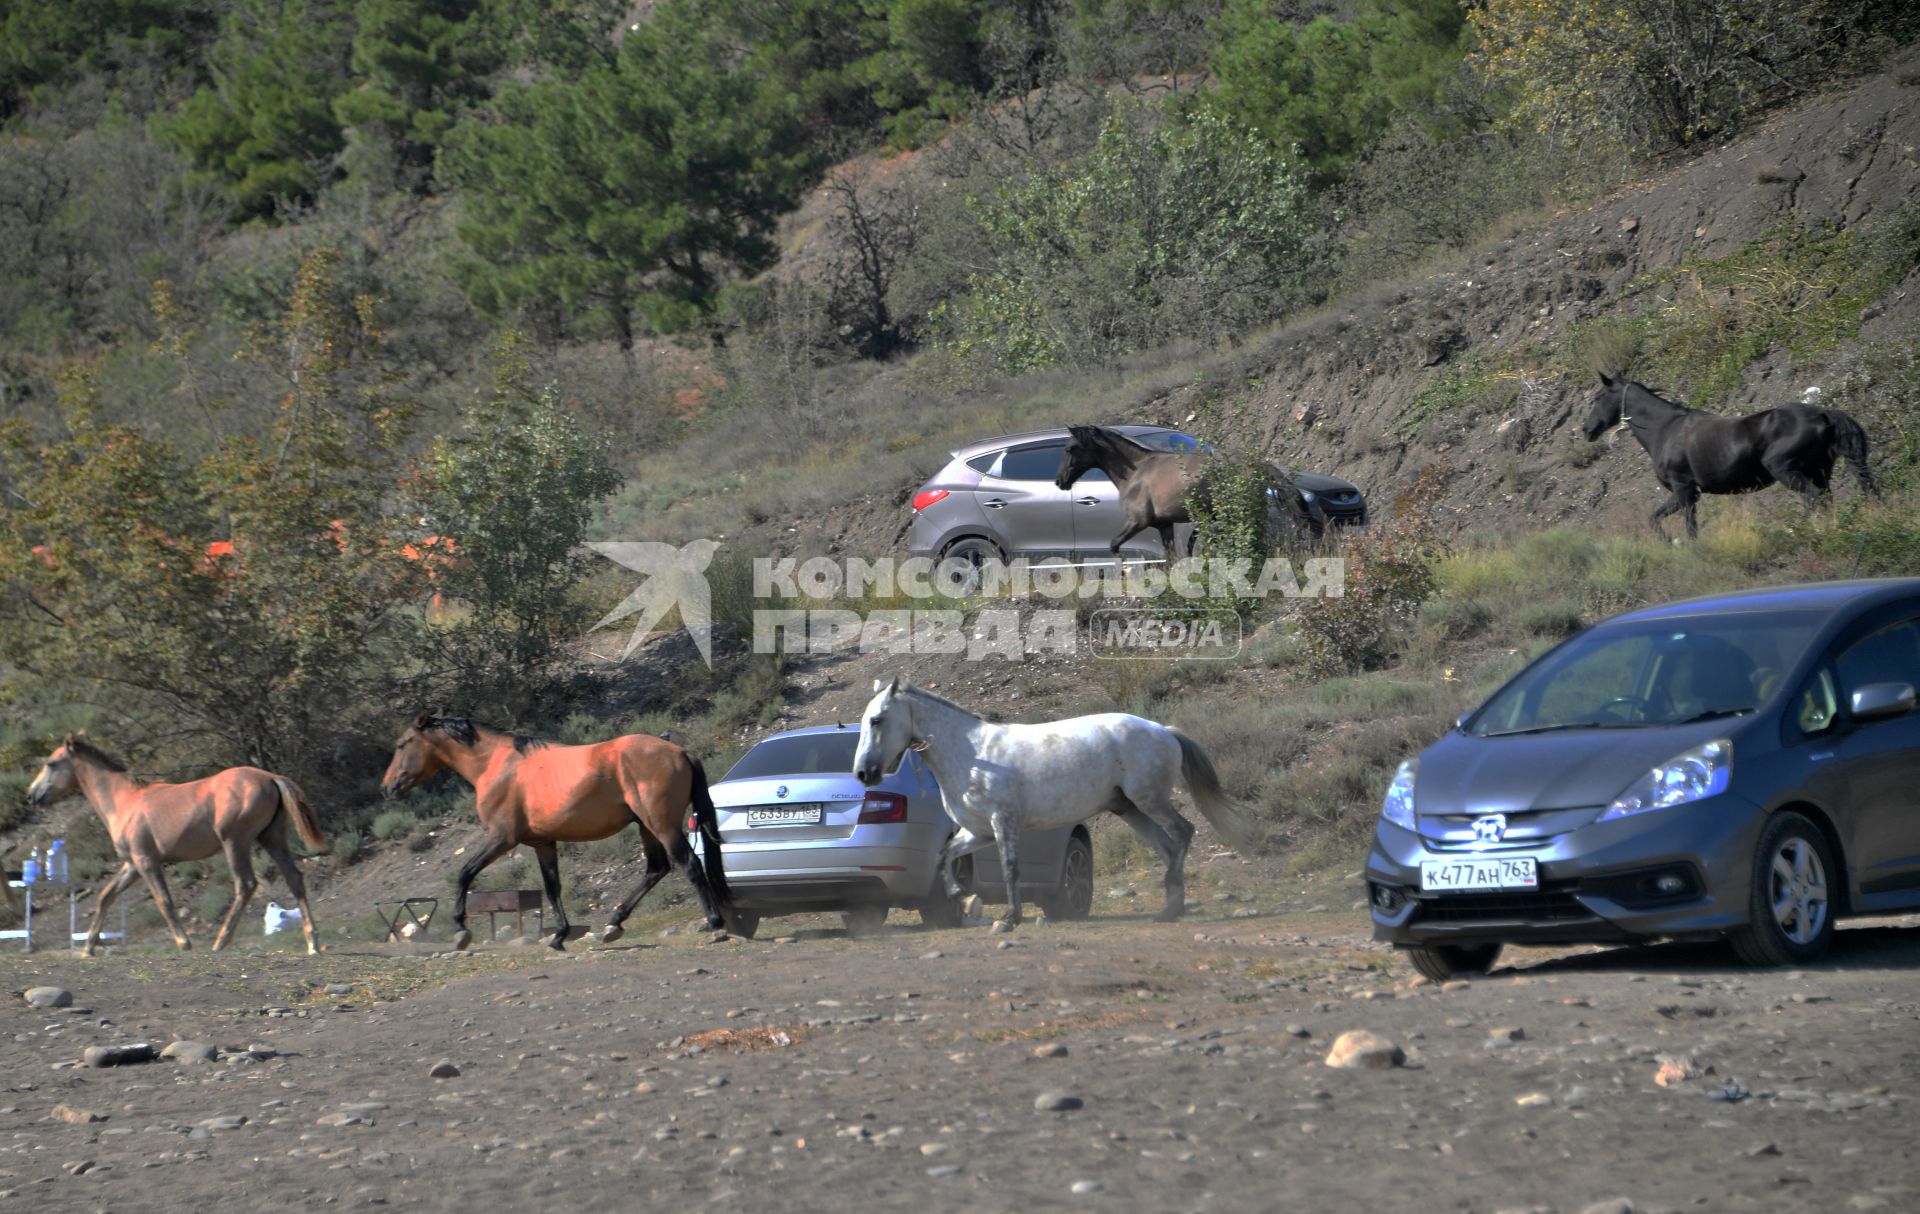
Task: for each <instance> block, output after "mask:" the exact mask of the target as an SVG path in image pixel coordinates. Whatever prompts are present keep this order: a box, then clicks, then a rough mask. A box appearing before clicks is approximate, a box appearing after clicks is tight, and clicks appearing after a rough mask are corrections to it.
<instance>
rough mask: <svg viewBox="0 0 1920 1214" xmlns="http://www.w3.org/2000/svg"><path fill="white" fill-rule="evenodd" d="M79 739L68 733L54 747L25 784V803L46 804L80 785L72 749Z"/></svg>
mask: <svg viewBox="0 0 1920 1214" xmlns="http://www.w3.org/2000/svg"><path fill="white" fill-rule="evenodd" d="M78 741H79V735H77V734H71V733H70V734H68V735H67V736H66V738H65V739H64V740H62V741H61V743H60V745H58V746H56V747H54V749H53V753H52V754H50V755H48V756H47V759H46V762H44V763H42V764H41V765H40V774H39V775H37V776H35V777H34V778H33V783H31V784H29V785H27V804H28V805H34V806H40V805H48V804H51V803H52V802H54V801H58V800H59V799H60V798H62V797H64V796H66V795H67V794H68V793H70V792H72V791H74V790H75V789H76V788H78V787H80V776H79V774H78V773H77V772H76V771H74V762H73V750H74V746H75V744H76V743H77V742H78Z"/></svg>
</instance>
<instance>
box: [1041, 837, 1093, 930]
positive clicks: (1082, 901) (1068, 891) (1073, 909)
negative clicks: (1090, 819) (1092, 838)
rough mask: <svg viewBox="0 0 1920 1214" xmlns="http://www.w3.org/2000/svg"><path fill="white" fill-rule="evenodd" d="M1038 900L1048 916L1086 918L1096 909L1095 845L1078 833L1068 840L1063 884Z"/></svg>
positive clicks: (1061, 865) (1063, 866)
mask: <svg viewBox="0 0 1920 1214" xmlns="http://www.w3.org/2000/svg"><path fill="white" fill-rule="evenodd" d="M1039 902H1040V909H1041V910H1043V911H1045V912H1047V918H1049V919H1059V920H1063V921H1065V920H1069V919H1085V918H1086V917H1087V916H1088V915H1091V914H1092V913H1093V845H1092V844H1091V843H1088V842H1087V841H1086V839H1085V838H1083V837H1081V836H1080V835H1077V834H1076V835H1074V836H1072V837H1071V838H1069V839H1068V840H1067V854H1066V856H1065V857H1064V858H1062V860H1061V861H1060V884H1059V885H1058V886H1056V887H1055V888H1054V891H1053V892H1052V893H1050V894H1048V895H1047V896H1046V897H1044V898H1041V899H1039Z"/></svg>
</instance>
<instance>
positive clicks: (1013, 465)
mask: <svg viewBox="0 0 1920 1214" xmlns="http://www.w3.org/2000/svg"><path fill="white" fill-rule="evenodd" d="M1065 447H1066V444H1064V443H1055V444H1050V445H1048V446H1044V447H1023V448H1020V449H1019V450H1016V451H1009V452H1007V454H1006V456H1005V457H1004V458H1003V459H1001V461H1000V470H999V471H998V472H997V473H995V475H996V476H998V477H999V478H1000V479H1001V480H1008V481H1050V480H1052V479H1053V478H1054V477H1055V476H1057V475H1059V472H1060V452H1061V451H1063V450H1065Z"/></svg>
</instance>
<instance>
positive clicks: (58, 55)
mask: <svg viewBox="0 0 1920 1214" xmlns="http://www.w3.org/2000/svg"><path fill="white" fill-rule="evenodd" d="M212 27H213V5H212V3H210V0H8V3H6V4H5V5H3V6H0V120H4V119H7V118H11V117H12V116H13V115H14V114H16V113H17V112H18V111H19V110H20V108H21V107H22V106H23V105H24V104H25V103H26V101H27V99H28V97H29V96H30V95H31V94H32V93H33V92H34V90H35V89H36V88H39V87H40V86H43V85H58V84H63V83H66V82H67V81H70V80H72V79H74V78H75V77H77V76H80V75H83V74H85V73H87V72H104V73H106V74H107V75H109V76H112V75H116V74H117V73H118V72H120V71H121V70H123V69H124V68H126V67H127V66H129V65H130V64H131V63H132V62H134V61H136V60H142V59H146V60H151V61H161V62H165V61H173V62H175V63H178V62H182V61H185V60H188V59H190V58H191V56H192V54H193V53H194V51H195V50H197V46H198V43H199V42H200V41H201V40H202V39H204V38H206V37H207V36H208V35H209V34H210V33H211V32H212Z"/></svg>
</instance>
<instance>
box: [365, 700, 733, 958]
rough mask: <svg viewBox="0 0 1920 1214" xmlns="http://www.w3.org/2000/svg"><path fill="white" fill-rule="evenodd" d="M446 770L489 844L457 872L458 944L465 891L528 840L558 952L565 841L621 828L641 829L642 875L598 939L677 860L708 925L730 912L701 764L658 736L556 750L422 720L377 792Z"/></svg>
mask: <svg viewBox="0 0 1920 1214" xmlns="http://www.w3.org/2000/svg"><path fill="white" fill-rule="evenodd" d="M448 768H451V769H452V770H453V771H454V773H455V774H457V775H458V776H459V777H460V778H461V779H463V780H465V781H466V782H467V783H468V784H471V785H472V786H473V805H474V809H475V810H476V811H478V813H479V815H480V825H481V826H482V827H484V828H485V829H486V832H487V833H486V841H485V842H484V843H482V844H481V845H480V848H479V850H478V851H476V852H475V853H474V855H473V858H472V859H470V860H468V861H467V863H466V865H465V866H464V867H462V868H461V870H460V878H459V882H458V885H457V887H456V889H455V892H454V898H453V923H454V927H455V929H456V931H455V933H454V937H453V944H454V947H455V948H465V947H467V945H468V944H470V943H472V940H473V936H472V933H470V932H469V931H468V930H467V889H468V887H469V886H471V885H472V884H473V882H474V878H476V877H478V876H479V875H480V873H481V872H482V871H483V870H484V869H485V868H486V867H487V866H488V865H490V864H492V863H493V862H494V861H495V860H498V859H499V858H500V857H502V856H504V855H506V854H507V853H508V852H510V851H512V850H513V849H514V848H516V847H519V846H520V845H521V844H525V845H526V846H527V847H529V848H531V849H532V851H533V854H534V856H535V858H537V859H538V860H539V861H540V878H541V882H542V884H544V885H545V887H546V892H547V901H548V902H549V903H550V904H551V905H552V906H553V918H554V923H555V929H554V934H553V940H552V941H551V944H552V947H554V948H556V949H565V948H566V940H567V936H568V934H569V932H570V931H571V928H570V927H569V925H568V923H567V911H566V908H565V907H564V906H562V905H561V903H560V852H559V846H558V845H559V844H561V843H591V842H593V841H594V840H596V839H608V838H612V837H613V836H614V835H617V834H619V833H620V832H621V831H623V830H625V829H626V828H627V826H628V825H629V824H634V825H637V826H638V827H639V828H640V845H641V847H642V848H644V849H645V851H646V855H647V871H646V874H645V875H644V876H643V877H642V878H641V879H640V884H639V886H638V887H637V888H635V889H634V891H633V892H632V893H631V894H629V895H627V897H626V898H625V899H623V900H622V901H621V903H620V905H619V907H618V909H616V910H615V911H614V912H613V917H612V919H611V920H609V921H608V923H607V926H606V929H605V930H604V931H603V932H602V933H601V935H600V938H601V940H603V941H606V942H611V941H614V940H618V939H619V938H620V937H621V935H622V934H623V931H624V929H622V927H621V926H620V925H621V924H622V923H625V922H626V919H627V916H628V915H630V914H632V913H633V908H634V906H635V905H636V904H637V903H638V902H639V901H640V899H642V898H644V897H645V896H646V894H647V891H648V890H650V889H652V888H653V887H654V886H655V885H656V884H658V882H659V880H660V878H662V877H664V876H666V875H667V874H668V873H669V872H671V871H672V868H673V865H674V864H678V865H680V867H681V868H683V869H685V870H686V874H687V880H688V881H689V882H691V883H692V885H693V892H694V894H695V896H696V897H698V898H699V899H700V909H701V910H702V911H704V912H705V913H706V916H707V924H708V926H710V927H714V928H719V927H722V926H724V925H725V923H726V917H727V915H728V914H729V913H730V912H731V911H732V903H731V899H730V897H729V895H728V892H727V877H726V872H725V870H724V869H723V868H722V867H721V861H720V828H719V824H718V823H717V821H716V820H715V816H714V808H713V798H712V797H711V796H710V795H708V792H707V773H706V769H705V768H704V767H702V766H701V765H700V760H698V759H696V758H694V757H693V756H692V755H689V754H688V753H687V752H686V750H685V749H684V748H682V747H680V746H677V745H675V744H674V743H672V742H669V741H666V740H665V739H663V738H655V737H650V736H648V735H646V734H637V733H636V734H628V735H626V736H625V737H620V738H614V739H612V740H611V741H607V742H598V743H595V744H593V745H590V746H563V745H560V744H558V743H554V742H543V741H541V740H540V739H538V738H529V737H525V736H523V735H521V734H515V733H509V732H507V731H506V730H503V729H495V728H493V727H492V726H489V725H481V724H479V723H478V722H475V721H470V720H467V719H466V718H465V717H447V716H435V715H434V714H432V713H422V714H420V716H419V717H418V718H416V719H415V720H414V722H413V724H412V725H409V726H408V727H407V730H406V732H405V733H403V734H401V735H400V740H399V741H398V742H395V743H394V746H393V761H392V762H391V763H389V764H388V765H387V774H386V777H385V778H384V779H383V780H381V782H380V791H381V792H382V793H384V794H385V795H387V796H388V797H396V796H399V795H401V794H402V793H405V792H407V791H408V790H409V789H412V788H414V787H416V786H418V785H419V784H420V783H421V782H422V781H424V780H427V779H428V778H430V777H432V776H433V775H434V774H435V773H437V772H439V771H441V770H443V769H448ZM689 815H691V818H692V820H693V822H694V824H695V826H696V828H697V829H698V830H699V831H700V833H701V840H702V843H703V845H704V846H703V850H704V851H705V853H706V862H705V864H704V865H703V864H702V863H701V861H700V859H699V858H698V857H696V856H695V855H694V854H693V848H692V846H691V845H690V844H689V843H688V842H687V834H686V824H687V822H688V819H689Z"/></svg>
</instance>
